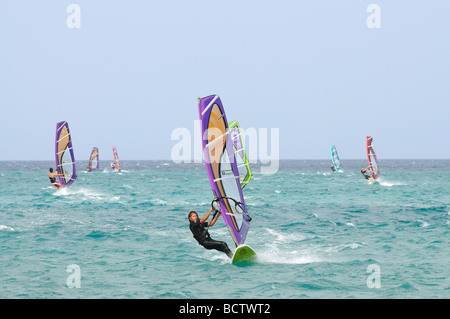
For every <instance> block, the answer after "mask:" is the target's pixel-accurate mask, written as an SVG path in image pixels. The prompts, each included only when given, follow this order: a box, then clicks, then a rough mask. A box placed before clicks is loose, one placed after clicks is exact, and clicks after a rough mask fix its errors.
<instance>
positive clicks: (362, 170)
mask: <svg viewBox="0 0 450 319" xmlns="http://www.w3.org/2000/svg"><path fill="white" fill-rule="evenodd" d="M367 169H368V167H366V168H364V167H361V174H362V175H363V176H364V178H365V179H368V180H369V182H371V183H373V178H372V177H370V176H369V175H367Z"/></svg>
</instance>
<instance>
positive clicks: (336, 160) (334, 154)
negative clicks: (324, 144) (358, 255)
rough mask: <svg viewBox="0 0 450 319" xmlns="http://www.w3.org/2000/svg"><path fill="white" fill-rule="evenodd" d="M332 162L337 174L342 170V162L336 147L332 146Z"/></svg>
mask: <svg viewBox="0 0 450 319" xmlns="http://www.w3.org/2000/svg"><path fill="white" fill-rule="evenodd" d="M331 161H332V162H333V166H334V169H335V170H336V172H339V170H340V169H341V160H340V158H339V154H338V151H337V149H336V146H335V145H333V146H331Z"/></svg>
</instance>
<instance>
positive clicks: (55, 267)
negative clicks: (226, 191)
mask: <svg viewBox="0 0 450 319" xmlns="http://www.w3.org/2000/svg"><path fill="white" fill-rule="evenodd" d="M365 163H366V162H365V160H347V161H345V160H343V164H342V165H343V166H342V171H341V172H340V173H333V172H332V171H331V170H330V164H331V163H330V161H326V160H296V161H294V160H292V161H290V160H282V161H281V162H280V167H279V170H278V171H277V172H276V173H274V174H262V173H261V171H260V166H258V165H254V166H253V173H254V178H253V180H252V181H251V182H250V183H249V184H248V185H247V187H246V188H245V190H244V195H245V200H246V204H247V207H248V210H249V214H250V216H251V217H252V219H253V220H252V222H251V226H250V230H249V233H248V235H247V240H246V243H247V244H248V245H250V246H251V247H252V248H253V249H254V250H255V251H256V253H257V254H258V260H257V262H256V263H254V264H251V265H248V266H240V267H238V266H235V265H232V264H231V263H230V260H229V259H228V257H226V255H225V254H223V253H220V252H217V251H208V250H205V249H204V248H202V247H201V246H199V245H198V244H197V242H196V241H195V239H194V238H193V237H192V234H191V232H190V230H189V227H188V220H187V214H188V212H189V211H190V210H196V211H198V212H199V214H200V215H202V214H203V213H206V212H207V211H208V209H209V206H210V203H211V200H212V192H211V188H210V186H209V181H208V179H207V174H206V169H205V166H204V164H200V163H196V164H175V163H173V162H171V161H122V163H121V166H122V171H121V172H119V173H116V172H113V171H111V169H110V168H109V162H101V168H100V170H98V171H94V172H89V173H88V172H86V171H85V166H84V165H80V166H79V167H78V179H77V180H76V182H75V183H74V184H72V186H70V187H69V188H68V189H66V190H63V191H57V190H56V189H55V188H54V187H53V186H52V185H51V184H50V183H49V180H48V177H47V174H48V168H50V167H52V166H53V167H54V162H51V161H48V162H46V161H3V162H0V194H1V195H0V196H1V200H0V285H1V289H0V298H51V299H52V298H58V299H59V298H121V299H127V298H158V299H159V298H161V299H163V298H164V299H166V298H171V299H198V298H207V299H211V298H225V299H228V298H233V299H239V298H251V299H258V298H268V299H271V298H274V299H301V298H314V299H316V298H317V299H322V298H327V299H328V298H450V273H449V269H450V268H449V259H450V183H449V180H450V160H381V161H380V163H379V166H380V171H381V175H380V179H379V183H378V184H373V185H371V184H369V183H368V182H367V181H366V180H365V179H364V178H363V177H362V175H361V174H360V172H359V170H360V168H361V166H363V165H365ZM209 231H210V233H211V236H212V237H213V238H214V239H218V240H223V241H226V242H227V243H228V245H229V246H230V247H233V244H232V240H231V238H230V236H229V233H228V231H227V230H226V228H225V227H224V223H223V221H222V220H219V222H217V224H216V225H215V226H213V227H211V228H210V230H209Z"/></svg>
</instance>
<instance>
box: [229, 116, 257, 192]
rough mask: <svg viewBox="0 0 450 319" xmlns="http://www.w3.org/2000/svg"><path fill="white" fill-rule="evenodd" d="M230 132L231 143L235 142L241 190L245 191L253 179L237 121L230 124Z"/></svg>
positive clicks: (234, 147)
mask: <svg viewBox="0 0 450 319" xmlns="http://www.w3.org/2000/svg"><path fill="white" fill-rule="evenodd" d="M229 130H230V134H231V141H232V142H233V150H234V155H235V157H236V162H237V167H238V170H239V176H240V181H241V188H242V189H244V187H245V185H247V184H248V182H250V180H251V178H252V172H251V170H250V165H249V162H248V157H247V152H246V151H245V146H244V138H243V137H242V134H241V128H240V127H239V123H238V122H237V121H233V122H231V123H230V124H229Z"/></svg>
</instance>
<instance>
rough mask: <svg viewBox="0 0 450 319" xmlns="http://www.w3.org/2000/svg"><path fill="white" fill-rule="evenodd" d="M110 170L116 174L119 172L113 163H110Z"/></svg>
mask: <svg viewBox="0 0 450 319" xmlns="http://www.w3.org/2000/svg"><path fill="white" fill-rule="evenodd" d="M111 168H112V169H113V170H114V171H116V172H117V171H119V169H117V167H116V166H115V165H114V163H111Z"/></svg>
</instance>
